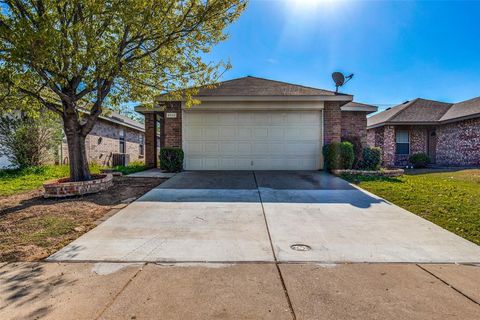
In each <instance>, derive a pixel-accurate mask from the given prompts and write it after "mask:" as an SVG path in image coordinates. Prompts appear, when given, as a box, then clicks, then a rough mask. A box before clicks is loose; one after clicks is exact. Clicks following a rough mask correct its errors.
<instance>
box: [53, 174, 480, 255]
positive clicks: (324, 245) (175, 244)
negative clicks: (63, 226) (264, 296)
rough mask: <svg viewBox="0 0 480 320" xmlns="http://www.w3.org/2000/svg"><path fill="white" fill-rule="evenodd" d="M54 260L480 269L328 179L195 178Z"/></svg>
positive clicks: (175, 183) (456, 244)
mask: <svg viewBox="0 0 480 320" xmlns="http://www.w3.org/2000/svg"><path fill="white" fill-rule="evenodd" d="M292 247H293V248H294V249H300V250H294V249H292ZM49 260H53V261H72V260H74V261H111V262H119V261H123V262H229V263H235V262H273V261H276V262H318V263H337V262H418V263H451V262H461V263H478V262H480V247H479V246H477V245H475V244H473V243H471V242H468V241H466V240H464V239H462V238H460V237H458V236H456V235H454V234H452V233H450V232H448V231H446V230H444V229H442V228H440V227H438V226H436V225H434V224H432V223H430V222H428V221H426V220H423V219H421V218H419V217H417V216H415V215H414V214H412V213H410V212H408V211H406V210H403V209H401V208H399V207H397V206H395V205H393V204H391V203H389V202H387V201H385V200H383V199H381V198H379V197H377V196H374V195H372V194H369V193H367V192H365V191H363V190H360V189H357V188H355V187H353V186H352V185H350V184H348V183H347V182H345V181H343V180H342V179H339V178H336V177H333V176H331V175H329V174H326V173H322V172H316V171H297V172H288V171H287V172H279V171H274V172H269V171H255V172H251V171H241V172H231V171H230V172H228V171H223V172H199V171H197V172H183V173H181V174H177V175H176V176H174V177H173V178H171V179H170V180H168V181H167V182H165V183H163V184H162V185H160V186H159V187H157V188H155V189H153V190H151V191H150V192H148V193H147V194H145V195H144V196H143V197H141V198H140V199H138V200H137V201H135V202H133V203H132V204H130V205H129V206H128V207H126V208H125V209H123V210H121V211H120V212H119V213H117V214H116V215H115V216H113V217H111V218H110V219H108V220H107V221H106V222H104V223H102V224H101V225H99V226H98V227H96V228H95V229H93V230H92V231H90V232H88V233H86V234H85V235H83V236H82V237H80V238H79V239H77V240H76V241H74V242H72V243H71V244H69V245H68V246H66V247H65V248H63V249H62V250H60V251H59V252H57V253H55V254H54V255H52V256H51V257H50V258H49Z"/></svg>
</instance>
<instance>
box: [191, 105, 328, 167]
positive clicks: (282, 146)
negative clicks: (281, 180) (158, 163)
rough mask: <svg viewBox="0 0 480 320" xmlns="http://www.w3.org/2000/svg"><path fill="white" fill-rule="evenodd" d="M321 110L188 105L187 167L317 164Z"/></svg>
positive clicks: (320, 163)
mask: <svg viewBox="0 0 480 320" xmlns="http://www.w3.org/2000/svg"><path fill="white" fill-rule="evenodd" d="M322 124H323V121H322V113H321V111H238V112H213V111H185V114H184V119H183V127H184V136H183V139H184V141H183V148H184V151H185V169H187V170H316V169H320V168H321V166H322V161H321V148H322V141H323V138H322Z"/></svg>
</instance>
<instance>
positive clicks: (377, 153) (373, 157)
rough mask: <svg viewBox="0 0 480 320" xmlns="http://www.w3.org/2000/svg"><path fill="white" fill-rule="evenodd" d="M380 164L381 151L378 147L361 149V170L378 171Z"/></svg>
mask: <svg viewBox="0 0 480 320" xmlns="http://www.w3.org/2000/svg"><path fill="white" fill-rule="evenodd" d="M381 162H382V149H380V148H378V147H373V148H370V147H367V148H365V149H363V160H362V163H361V168H362V169H363V170H379V169H380V164H381Z"/></svg>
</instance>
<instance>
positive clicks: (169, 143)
mask: <svg viewBox="0 0 480 320" xmlns="http://www.w3.org/2000/svg"><path fill="white" fill-rule="evenodd" d="M167 113H175V114H176V117H175V118H168V117H167ZM162 125H163V126H162V127H163V129H162V135H161V137H162V138H161V141H162V142H161V143H160V144H161V147H175V148H181V147H182V104H181V102H178V101H174V102H170V103H168V104H167V106H166V108H165V112H164V117H163V121H162Z"/></svg>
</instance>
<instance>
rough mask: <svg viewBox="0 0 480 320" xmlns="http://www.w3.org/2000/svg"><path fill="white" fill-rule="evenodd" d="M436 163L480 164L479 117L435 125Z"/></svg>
mask: <svg viewBox="0 0 480 320" xmlns="http://www.w3.org/2000/svg"><path fill="white" fill-rule="evenodd" d="M436 133H437V164H439V165H446V166H479V165H480V118H477V119H472V120H465V121H459V122H454V123H450V124H444V125H442V126H439V127H437V130H436Z"/></svg>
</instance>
